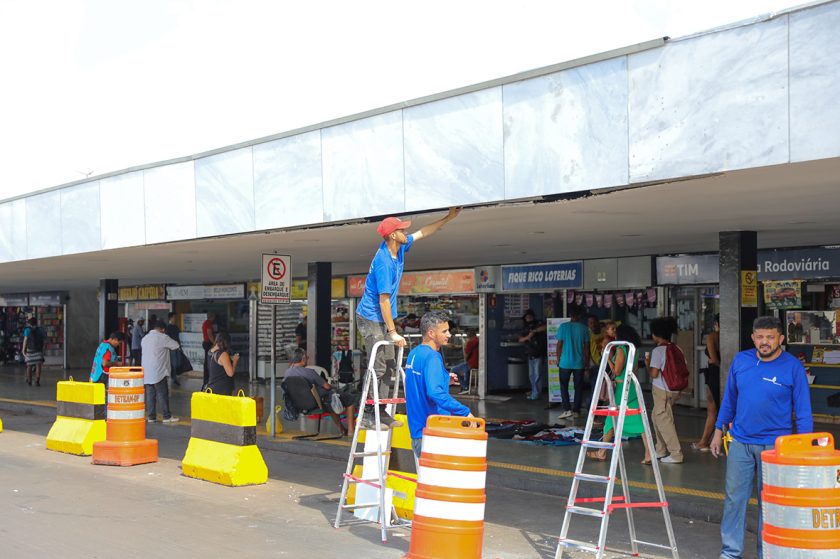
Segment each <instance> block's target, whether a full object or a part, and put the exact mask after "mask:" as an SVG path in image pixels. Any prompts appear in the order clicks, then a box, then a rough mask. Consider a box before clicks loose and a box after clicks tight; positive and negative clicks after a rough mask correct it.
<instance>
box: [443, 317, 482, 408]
mask: <svg viewBox="0 0 840 559" xmlns="http://www.w3.org/2000/svg"><path fill="white" fill-rule="evenodd" d="M472 369H478V334H477V333H476V331H475V330H467V343H465V344H464V360H463V361H462V362H461V363H458V364H457V365H455V366H454V367H452V369H450V372H451V373H455V375H456V376H457V377H458V384H460V385H461V392H459V393H458V394H467V393H468V392H469V391H470V371H472Z"/></svg>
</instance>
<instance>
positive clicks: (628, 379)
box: [554, 342, 679, 559]
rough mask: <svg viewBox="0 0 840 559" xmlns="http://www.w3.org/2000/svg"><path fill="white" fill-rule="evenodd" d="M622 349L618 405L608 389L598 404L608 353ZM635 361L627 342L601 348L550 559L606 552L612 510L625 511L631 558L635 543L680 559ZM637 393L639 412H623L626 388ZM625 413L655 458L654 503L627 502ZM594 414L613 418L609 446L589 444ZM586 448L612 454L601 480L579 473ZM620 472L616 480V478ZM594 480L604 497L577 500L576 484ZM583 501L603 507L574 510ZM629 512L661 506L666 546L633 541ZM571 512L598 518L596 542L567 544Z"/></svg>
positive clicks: (599, 556)
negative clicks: (635, 420)
mask: <svg viewBox="0 0 840 559" xmlns="http://www.w3.org/2000/svg"><path fill="white" fill-rule="evenodd" d="M621 347H625V348H626V350H627V360H626V364H625V371H624V384H623V387H622V390H621V400H620V403H619V405H618V406H616V403H615V397H614V396H613V391H612V390H608V391H607V392H608V393H609V406H607V407H599V406H598V394H600V393H601V386H602V385H603V383H605V382H608V383H610V385H609V386H610V387H611V383H612V381H611V380H610V378H609V376H608V375H607V366H608V360H609V357H610V355H611V354H612V352H613V351H618V350H619V348H621ZM635 363H636V348H635V346H634V345H633V344H631V343H629V342H610V343H609V344H607V347H606V348H604V351H603V354H602V357H601V363H600V365H599V367H598V379H597V380H596V381H595V386H594V388H593V389H592V394H593V396H592V404H591V405H590V407H589V417H588V418H587V419H586V428H585V430H584V434H583V440H582V441H581V448H580V454H579V455H578V461H577V466H576V467H575V473H574V477H573V478H572V487H571V489H570V491H569V499H568V501H567V503H566V513H565V515H564V516H563V527H562V528H561V530H560V540H559V543H558V546H557V553H556V554H555V556H554V557H555V559H561V557H562V556H563V551H564V550H565V548H572V549H579V550H583V551H589V552H592V553H595V556H596V557H597V559H602V558H603V557H604V553H605V551H606V542H607V526H608V524H609V519H610V515H611V514H612V513H613V512H615V511H616V510H620V509H624V510H625V511H627V525H628V528H629V530H630V546H631V553H632V554H633V555H634V556H637V555H638V554H639V545H645V546H650V547H657V548H660V549H667V550H670V551H671V556H672V557H673V559H679V553H678V552H677V543H676V540H675V538H674V528H673V526H672V525H671V516H670V514H669V513H668V502H667V500H666V499H665V490H664V489H663V487H662V477H661V476H660V473H659V463H658V462H657V460H656V457H655V455H656V447H655V445H654V441H653V434H652V433H651V430H650V422H649V421H648V415H647V409H646V408H645V400H644V395H643V394H642V387H641V386H640V385H639V380H638V379H637V378H636V375H635V374H634V373H633V368H634V365H635ZM631 383H632V386H633V387H634V388H635V389H636V395H637V397H638V400H639V409H632V408H630V409H628V408H627V400H628V398H629V394H630V386H631ZM628 415H641V416H642V424H643V426H644V430H645V432H644V434H643V435H642V436H643V437H647V441H648V445H649V448H650V451H651V453H652V454H653V455H654V456H653V460H652V466H653V475H654V477H655V478H656V488H657V491H658V493H659V501H654V502H632V501H631V500H630V487H629V483H628V480H627V469H626V468H625V463H624V454H623V452H622V449H621V436H622V431H623V429H624V418H625V417H626V416H628ZM595 416H611V417H612V418H613V429H614V430H615V432H614V437H613V442H603V441H592V440H590V437H591V434H592V424H593V421H594V419H595ZM589 448H596V449H604V450H607V451H612V457H611V459H610V471H609V474H608V475H606V476H602V475H594V474H586V473H583V464H584V462H585V461H586V451H587V449H589ZM617 473H620V477H617V476H616V474H617ZM616 480H620V481H621V489H622V492H623V496H619V497H614V496H613V490H614V489H615V482H616ZM582 481H585V482H593V483H602V484H606V486H607V489H606V495H605V496H604V497H595V498H588V499H578V498H577V492H578V487H579V486H580V482H582ZM582 503H603V507H602V508H600V509H597V508H592V507H586V506H579V505H580V504H582ZM634 508H661V509H662V516H663V518H664V520H665V528H666V530H667V532H668V542H669V545H662V544H658V543H651V542H645V541H641V540H639V539H637V538H636V526H635V524H634V523H633V509H634ZM573 514H577V515H582V516H591V517H595V518H600V519H601V529H600V532H599V534H598V543H597V544H596V545H592V544H590V543H588V542H584V541H578V540H572V539H569V538H567V536H568V534H569V524H570V522H571V518H572V515H573Z"/></svg>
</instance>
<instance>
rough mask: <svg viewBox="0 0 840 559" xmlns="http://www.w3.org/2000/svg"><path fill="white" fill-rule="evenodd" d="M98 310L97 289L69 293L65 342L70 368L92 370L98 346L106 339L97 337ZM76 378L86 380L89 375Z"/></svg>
mask: <svg viewBox="0 0 840 559" xmlns="http://www.w3.org/2000/svg"><path fill="white" fill-rule="evenodd" d="M98 312H99V311H98V308H97V304H96V289H94V288H92V287H91V288H88V289H71V290H70V291H69V292H68V293H67V314H66V315H65V316H64V321H65V325H66V327H67V338H66V339H65V340H64V344H65V346H66V355H67V368H68V369H82V370H83V371H89V370H90V365H91V363H92V362H93V354H94V353H95V352H96V347H97V346H98V345H99V342H100V341H101V340H103V339H104V338H97V334H98V329H97V313H98ZM77 376H78V375H77ZM76 380H82V381H85V380H87V377H84V378H76Z"/></svg>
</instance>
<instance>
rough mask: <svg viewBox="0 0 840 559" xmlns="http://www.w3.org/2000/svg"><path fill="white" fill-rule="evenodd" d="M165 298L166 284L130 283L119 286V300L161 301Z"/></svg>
mask: <svg viewBox="0 0 840 559" xmlns="http://www.w3.org/2000/svg"><path fill="white" fill-rule="evenodd" d="M165 299H166V286H165V285H163V284H159V285H132V286H129V287H120V291H119V301H120V302H121V303H123V302H130V301H163V300H165Z"/></svg>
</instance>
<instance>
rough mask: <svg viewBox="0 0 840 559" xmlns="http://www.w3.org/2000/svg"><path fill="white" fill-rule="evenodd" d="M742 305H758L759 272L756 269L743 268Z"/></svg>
mask: <svg viewBox="0 0 840 559" xmlns="http://www.w3.org/2000/svg"><path fill="white" fill-rule="evenodd" d="M741 306H742V307H757V306H758V273H756V271H755V270H741Z"/></svg>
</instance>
